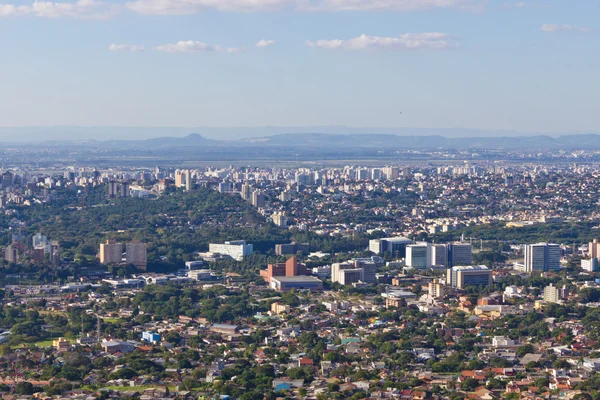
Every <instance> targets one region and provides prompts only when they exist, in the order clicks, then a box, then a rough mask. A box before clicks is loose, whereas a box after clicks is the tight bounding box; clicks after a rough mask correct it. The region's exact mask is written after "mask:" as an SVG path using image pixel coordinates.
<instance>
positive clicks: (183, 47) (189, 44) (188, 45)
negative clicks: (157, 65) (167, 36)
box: [154, 40, 246, 53]
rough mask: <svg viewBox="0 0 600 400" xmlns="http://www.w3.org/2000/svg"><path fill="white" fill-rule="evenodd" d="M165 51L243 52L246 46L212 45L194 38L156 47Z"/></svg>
mask: <svg viewBox="0 0 600 400" xmlns="http://www.w3.org/2000/svg"><path fill="white" fill-rule="evenodd" d="M154 49H155V50H157V51H162V52H163V53H203V52H224V53H241V52H244V51H246V48H245V47H227V48H224V47H222V46H220V45H210V44H206V43H204V42H199V41H194V40H180V41H179V42H177V43H169V44H163V45H160V46H156V47H155V48H154Z"/></svg>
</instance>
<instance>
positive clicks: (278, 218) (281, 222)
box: [273, 212, 288, 227]
mask: <svg viewBox="0 0 600 400" xmlns="http://www.w3.org/2000/svg"><path fill="white" fill-rule="evenodd" d="M287 222H288V219H287V217H286V216H285V213H284V212H275V213H273V223H274V224H275V225H277V226H281V227H285V226H287Z"/></svg>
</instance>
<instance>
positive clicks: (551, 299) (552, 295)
mask: <svg viewBox="0 0 600 400" xmlns="http://www.w3.org/2000/svg"><path fill="white" fill-rule="evenodd" d="M568 296H569V291H568V289H567V286H563V287H562V288H558V287H555V286H554V285H552V284H550V285H548V286H546V287H545V288H544V301H545V302H548V303H559V302H560V301H561V300H564V299H566V298H567V297H568Z"/></svg>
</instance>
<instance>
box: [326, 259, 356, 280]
mask: <svg viewBox="0 0 600 400" xmlns="http://www.w3.org/2000/svg"><path fill="white" fill-rule="evenodd" d="M345 269H354V263H350V262H342V263H333V264H331V282H339V281H340V272H341V271H342V270H345Z"/></svg>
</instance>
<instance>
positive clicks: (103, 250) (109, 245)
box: [98, 240, 123, 264]
mask: <svg viewBox="0 0 600 400" xmlns="http://www.w3.org/2000/svg"><path fill="white" fill-rule="evenodd" d="M98 256H99V258H100V263H101V264H119V263H121V262H122V260H123V244H122V243H117V241H116V240H107V241H106V243H101V244H100V254H99V255H98Z"/></svg>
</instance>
